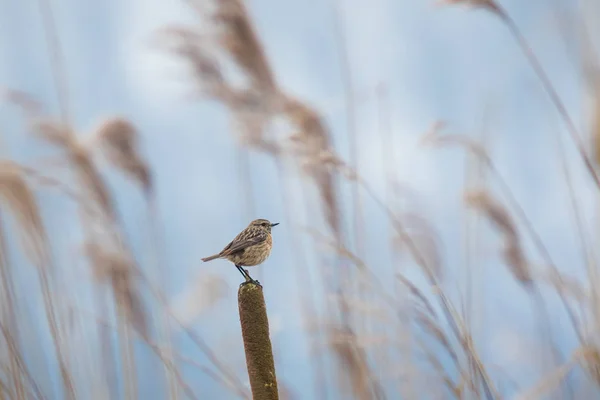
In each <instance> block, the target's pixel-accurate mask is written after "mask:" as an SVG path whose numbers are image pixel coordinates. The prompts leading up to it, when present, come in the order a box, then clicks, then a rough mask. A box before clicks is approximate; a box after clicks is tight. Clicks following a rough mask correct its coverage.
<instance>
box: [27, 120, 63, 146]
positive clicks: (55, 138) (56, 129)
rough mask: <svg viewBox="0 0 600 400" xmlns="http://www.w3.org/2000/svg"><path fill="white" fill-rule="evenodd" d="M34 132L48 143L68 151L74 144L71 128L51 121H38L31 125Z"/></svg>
mask: <svg viewBox="0 0 600 400" xmlns="http://www.w3.org/2000/svg"><path fill="white" fill-rule="evenodd" d="M31 128H32V130H33V132H34V133H35V134H36V135H37V136H39V137H40V138H42V139H44V140H46V141H47V142H49V143H51V144H53V145H55V146H58V147H60V148H61V149H62V150H67V149H68V148H69V146H71V144H72V140H73V138H72V135H71V128H70V127H68V126H65V125H63V124H62V123H60V122H57V121H54V120H50V119H37V120H34V121H33V122H32V124H31Z"/></svg>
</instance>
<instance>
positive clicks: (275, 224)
mask: <svg viewBox="0 0 600 400" xmlns="http://www.w3.org/2000/svg"><path fill="white" fill-rule="evenodd" d="M277 225H279V222H275V223H274V224H271V227H274V226H277Z"/></svg>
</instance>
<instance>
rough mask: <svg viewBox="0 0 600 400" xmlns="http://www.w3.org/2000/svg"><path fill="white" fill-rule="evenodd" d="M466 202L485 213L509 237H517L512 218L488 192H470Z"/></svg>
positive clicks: (466, 196)
mask: <svg viewBox="0 0 600 400" xmlns="http://www.w3.org/2000/svg"><path fill="white" fill-rule="evenodd" d="M465 201H466V203H467V204H468V205H469V206H471V207H473V208H476V209H479V210H480V211H481V212H483V213H485V214H486V215H487V217H488V218H489V219H490V220H491V221H492V222H493V223H494V224H496V225H497V226H498V228H499V229H500V230H501V231H503V232H504V233H506V234H508V235H513V236H516V234H517V229H516V227H515V225H514V222H513V220H512V218H511V217H510V215H509V214H508V212H507V211H506V209H505V208H504V207H502V205H500V204H499V203H498V202H497V201H495V200H494V199H493V198H492V197H491V196H490V195H489V194H488V193H487V192H485V191H472V192H468V193H467V194H466V195H465Z"/></svg>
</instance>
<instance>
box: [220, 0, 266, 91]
mask: <svg viewBox="0 0 600 400" xmlns="http://www.w3.org/2000/svg"><path fill="white" fill-rule="evenodd" d="M215 3H216V6H217V10H216V12H215V14H214V15H213V19H214V21H215V22H216V23H217V24H219V25H220V27H221V28H222V33H221V34H220V37H219V43H220V45H221V46H222V47H223V48H224V49H226V50H227V52H228V53H229V54H230V55H231V57H232V58H233V59H234V60H235V62H236V63H237V64H238V66H240V67H241V68H242V69H243V70H244V72H245V73H246V75H247V76H248V77H249V78H250V79H251V86H254V87H256V88H259V89H260V90H261V91H262V92H263V93H275V92H276V91H277V84H276V81H275V77H274V75H273V72H272V71H271V67H270V65H269V62H268V61H267V57H266V55H265V51H264V48H263V46H262V43H260V40H259V38H258V35H257V34H256V30H255V29H254V26H253V24H252V20H251V19H250V16H249V15H248V11H247V10H246V6H245V5H244V3H243V2H242V1H241V0H215Z"/></svg>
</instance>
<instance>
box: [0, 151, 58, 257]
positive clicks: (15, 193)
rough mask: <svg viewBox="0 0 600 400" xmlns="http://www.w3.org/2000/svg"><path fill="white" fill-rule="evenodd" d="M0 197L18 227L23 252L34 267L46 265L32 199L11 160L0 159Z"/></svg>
mask: <svg viewBox="0 0 600 400" xmlns="http://www.w3.org/2000/svg"><path fill="white" fill-rule="evenodd" d="M0 196H1V197H2V200H3V203H4V204H5V205H6V207H7V209H9V210H11V211H12V214H13V215H14V216H15V218H16V219H17V220H18V222H19V226H20V227H21V228H22V233H23V234H22V235H21V239H22V242H23V244H24V247H25V249H26V253H27V254H28V256H29V257H31V258H32V261H33V263H34V264H35V265H36V266H47V265H46V262H47V257H48V254H47V253H46V251H47V247H46V246H47V237H46V231H45V230H44V226H43V222H42V218H41V216H40V214H39V212H38V208H37V204H36V200H35V197H34V195H33V193H32V192H31V190H30V189H29V187H28V186H27V183H26V182H25V180H24V178H23V174H22V171H21V169H20V168H19V167H18V166H17V165H16V164H15V163H13V162H12V161H9V160H0Z"/></svg>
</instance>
